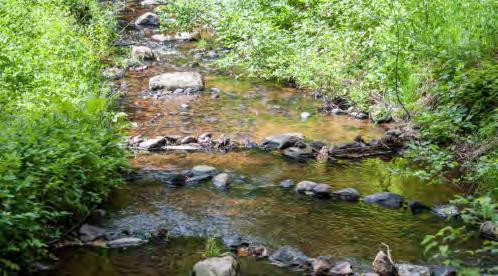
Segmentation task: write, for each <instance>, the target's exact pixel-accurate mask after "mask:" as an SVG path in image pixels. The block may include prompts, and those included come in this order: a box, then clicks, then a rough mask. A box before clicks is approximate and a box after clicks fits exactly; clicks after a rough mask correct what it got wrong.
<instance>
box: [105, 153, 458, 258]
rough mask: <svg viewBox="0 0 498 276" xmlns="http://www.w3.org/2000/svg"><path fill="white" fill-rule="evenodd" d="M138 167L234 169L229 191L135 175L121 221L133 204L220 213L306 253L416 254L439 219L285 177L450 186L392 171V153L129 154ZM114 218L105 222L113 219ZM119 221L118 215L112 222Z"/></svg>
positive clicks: (150, 209) (121, 196) (419, 195)
mask: <svg viewBox="0 0 498 276" xmlns="http://www.w3.org/2000/svg"><path fill="white" fill-rule="evenodd" d="M134 162H135V164H136V165H139V166H141V167H143V168H163V169H166V168H167V169H178V170H181V169H184V168H191V167H192V166H194V165H199V164H208V165H212V166H214V167H217V168H219V169H220V170H225V171H227V172H230V173H231V174H233V175H235V177H234V180H233V184H232V187H231V189H230V190H229V191H226V192H221V191H218V190H216V189H215V188H213V187H212V185H211V183H210V182H206V183H204V184H200V185H198V186H195V187H183V188H179V189H170V188H167V187H165V186H164V185H163V184H161V183H154V182H152V183H150V182H148V183H133V184H130V185H127V186H126V187H124V188H123V189H122V190H121V191H120V192H119V191H118V192H117V193H116V194H115V195H114V196H113V197H112V199H113V200H112V201H111V202H110V205H109V207H110V208H114V209H115V210H121V211H122V210H125V211H124V212H121V214H120V215H118V216H115V217H114V220H115V221H117V222H121V220H122V219H124V218H126V217H127V216H130V215H135V214H136V212H137V210H141V211H139V212H138V213H140V212H145V213H154V212H160V209H161V208H162V207H163V206H168V208H173V209H174V210H177V211H181V212H183V213H185V214H187V215H189V216H192V217H198V218H204V217H217V218H223V219H225V220H227V221H228V222H227V223H226V224H223V227H227V228H230V229H237V231H238V232H241V233H243V234H247V235H249V236H257V237H258V239H259V240H262V241H263V242H264V243H265V244H267V245H269V246H271V247H278V246H282V245H289V244H290V245H296V246H298V247H299V248H301V249H302V250H303V251H304V252H305V253H307V254H309V255H310V256H318V255H332V256H334V257H336V258H340V257H344V256H347V257H353V258H357V259H358V260H360V261H365V262H368V261H370V259H371V258H372V256H374V255H375V253H376V250H377V249H378V246H379V245H380V244H381V243H382V242H385V243H388V244H389V245H390V246H391V248H392V249H393V252H394V254H395V256H396V257H397V258H398V259H400V260H405V261H414V262H417V261H420V259H421V258H422V256H421V249H420V244H419V243H420V241H421V239H422V238H423V236H424V235H425V234H428V233H431V232H433V229H436V228H438V227H440V226H442V225H443V222H442V221H441V220H439V219H437V218H434V217H431V216H418V217H414V216H413V215H412V214H411V213H410V212H409V210H406V209H401V210H389V209H383V208H379V207H376V206H371V205H365V204H363V203H346V202H337V201H332V200H318V199H313V198H309V197H306V196H299V195H296V194H295V193H294V192H293V191H289V190H287V191H285V190H281V189H280V188H279V187H277V186H276V185H277V184H278V183H279V181H281V180H283V179H288V178H290V179H293V180H295V181H300V180H305V179H306V180H313V181H317V182H322V183H328V184H330V185H331V186H332V187H333V189H341V188H346V187H353V188H356V189H357V190H359V191H360V193H361V194H362V195H368V194H371V193H376V192H381V191H385V190H388V191H391V192H396V193H399V194H401V195H403V196H404V197H405V198H406V199H407V200H413V199H417V200H421V201H422V202H426V203H431V204H438V203H444V202H446V201H447V199H448V198H449V197H451V195H452V194H453V192H452V191H451V190H450V189H449V188H448V186H434V185H432V186H428V185H426V184H424V183H422V182H420V181H418V180H417V179H416V178H414V177H411V176H407V175H400V174H392V173H391V172H390V168H391V167H393V166H395V165H396V161H392V162H391V163H386V162H384V161H382V160H379V159H368V160H363V161H361V162H341V163H337V164H319V163H310V164H303V163H295V162H291V161H288V160H285V159H283V158H281V157H279V156H273V155H271V154H267V153H258V152H231V153H227V154H214V155H213V154H206V153H195V154H189V155H179V154H178V155H162V154H154V155H145V156H138V157H137V158H136V159H135V160H134ZM113 223H114V222H111V224H113ZM117 224H118V225H119V223H117Z"/></svg>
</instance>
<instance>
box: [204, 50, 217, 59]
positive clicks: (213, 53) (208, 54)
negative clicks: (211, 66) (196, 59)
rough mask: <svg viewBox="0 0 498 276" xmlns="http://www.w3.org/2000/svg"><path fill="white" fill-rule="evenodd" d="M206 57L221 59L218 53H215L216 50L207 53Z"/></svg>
mask: <svg viewBox="0 0 498 276" xmlns="http://www.w3.org/2000/svg"><path fill="white" fill-rule="evenodd" d="M206 56H207V57H209V58H213V59H214V58H218V57H219V55H218V53H216V51H214V50H213V51H209V52H207V54H206Z"/></svg>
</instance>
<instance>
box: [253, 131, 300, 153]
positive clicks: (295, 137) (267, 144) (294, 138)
mask: <svg viewBox="0 0 498 276" xmlns="http://www.w3.org/2000/svg"><path fill="white" fill-rule="evenodd" d="M303 139H304V135H302V134H301V133H286V134H280V135H273V136H270V137H266V138H265V139H264V140H263V143H262V144H261V146H262V147H263V148H264V149H266V150H274V149H284V148H288V147H291V146H294V145H295V144H296V143H298V142H302V141H303Z"/></svg>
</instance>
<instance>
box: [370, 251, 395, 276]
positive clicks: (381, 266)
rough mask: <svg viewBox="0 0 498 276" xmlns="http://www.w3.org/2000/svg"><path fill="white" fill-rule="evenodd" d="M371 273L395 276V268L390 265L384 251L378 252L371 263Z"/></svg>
mask: <svg viewBox="0 0 498 276" xmlns="http://www.w3.org/2000/svg"><path fill="white" fill-rule="evenodd" d="M372 269H373V271H375V272H377V273H379V275H380V276H394V275H396V267H394V264H393V263H392V261H391V259H390V258H389V257H388V256H387V255H386V253H384V251H379V252H378V253H377V256H375V259H374V261H373V263H372Z"/></svg>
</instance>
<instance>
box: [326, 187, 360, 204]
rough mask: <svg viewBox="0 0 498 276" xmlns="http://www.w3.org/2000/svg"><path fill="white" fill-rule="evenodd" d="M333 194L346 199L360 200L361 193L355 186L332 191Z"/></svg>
mask: <svg viewBox="0 0 498 276" xmlns="http://www.w3.org/2000/svg"><path fill="white" fill-rule="evenodd" d="M332 196H333V197H335V198H338V199H341V200H344V201H358V200H360V193H359V192H358V191H357V190H356V189H353V188H345V189H341V190H338V191H335V192H333V193H332Z"/></svg>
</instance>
